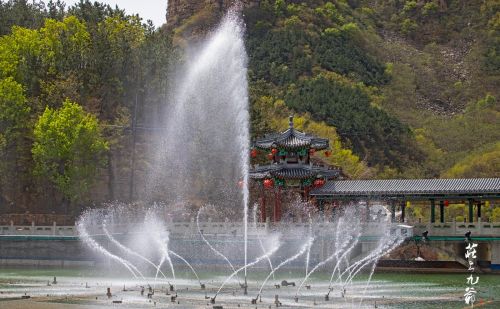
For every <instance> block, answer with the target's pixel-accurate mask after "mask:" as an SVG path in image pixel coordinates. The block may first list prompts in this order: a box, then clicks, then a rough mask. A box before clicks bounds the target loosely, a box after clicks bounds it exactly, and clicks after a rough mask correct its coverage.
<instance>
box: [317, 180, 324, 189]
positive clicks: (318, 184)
mask: <svg viewBox="0 0 500 309" xmlns="http://www.w3.org/2000/svg"><path fill="white" fill-rule="evenodd" d="M324 184H325V180H324V179H316V180H315V181H314V186H315V187H316V188H318V187H321V186H323V185H324Z"/></svg>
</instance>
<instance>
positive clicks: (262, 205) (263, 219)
mask: <svg viewBox="0 0 500 309" xmlns="http://www.w3.org/2000/svg"><path fill="white" fill-rule="evenodd" d="M261 194H262V196H261V197H260V222H263V223H264V222H266V216H267V213H266V190H265V189H264V188H262V192H261Z"/></svg>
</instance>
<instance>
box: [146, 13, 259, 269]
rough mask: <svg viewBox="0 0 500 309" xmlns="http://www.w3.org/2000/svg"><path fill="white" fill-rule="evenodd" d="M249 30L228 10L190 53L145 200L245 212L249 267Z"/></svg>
mask: <svg viewBox="0 0 500 309" xmlns="http://www.w3.org/2000/svg"><path fill="white" fill-rule="evenodd" d="M243 32H244V27H243V24H242V22H241V21H240V19H239V17H238V13H236V12H235V11H230V12H228V14H227V15H226V16H225V18H224V19H223V21H222V22H221V24H220V25H219V27H218V28H217V29H216V31H215V32H214V33H213V34H212V35H211V36H210V37H209V39H208V40H207V41H206V43H205V44H203V45H202V46H201V48H198V49H197V52H193V53H191V55H190V56H189V57H188V60H187V61H186V67H185V69H184V70H183V71H184V72H185V74H184V77H183V78H181V81H180V83H179V84H178V85H177V86H176V89H175V90H174V91H173V93H174V94H173V99H172V102H171V103H172V104H171V105H170V108H168V110H167V112H166V114H165V115H164V116H163V117H162V118H163V119H162V123H161V124H160V125H159V126H160V127H165V128H166V129H165V130H164V131H163V132H162V138H161V139H162V141H161V143H160V144H159V145H157V147H158V149H157V153H156V156H155V157H156V162H154V164H153V165H152V166H154V170H152V171H151V173H150V178H149V179H148V184H147V187H148V188H149V190H151V191H150V192H149V193H148V195H149V196H147V197H146V198H148V199H150V200H164V201H167V202H179V201H181V202H182V203H184V204H191V205H194V206H196V207H200V206H201V205H204V204H214V205H217V206H218V207H221V208H222V209H224V211H223V213H224V214H225V215H226V216H228V217H231V218H233V219H234V218H241V217H242V215H241V209H243V221H244V238H245V241H244V246H245V248H244V252H245V264H246V263H247V261H248V260H247V251H248V250H247V234H248V196H249V192H248V170H249V148H250V147H249V113H248V81H247V54H246V51H245V45H244V41H243ZM239 182H241V183H242V186H241V187H239V186H238V185H237V184H238V183H239ZM237 201H240V202H237ZM245 272H246V268H245Z"/></svg>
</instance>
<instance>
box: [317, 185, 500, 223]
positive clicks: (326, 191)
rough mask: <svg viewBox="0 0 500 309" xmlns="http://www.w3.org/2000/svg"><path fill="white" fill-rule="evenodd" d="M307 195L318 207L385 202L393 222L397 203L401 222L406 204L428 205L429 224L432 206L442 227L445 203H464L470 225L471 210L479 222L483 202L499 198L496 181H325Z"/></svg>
mask: <svg viewBox="0 0 500 309" xmlns="http://www.w3.org/2000/svg"><path fill="white" fill-rule="evenodd" d="M310 195H311V196H312V197H314V198H316V200H317V202H318V204H319V205H320V206H321V205H323V204H324V203H325V202H326V203H328V202H335V201H343V200H344V201H345V200H366V201H369V200H386V201H389V203H390V205H391V213H392V219H393V220H395V211H396V205H397V204H398V203H399V205H400V208H401V221H403V222H404V220H405V206H406V201H422V200H426V201H429V204H430V208H431V209H430V210H431V214H430V221H431V223H434V222H435V221H436V210H435V209H436V202H437V203H438V204H439V210H440V221H441V223H444V207H445V205H446V204H447V203H448V201H467V203H468V206H469V211H468V220H469V222H474V206H476V210H477V218H478V221H480V218H481V206H482V205H483V204H484V201H486V200H495V199H499V198H500V178H473V179H387V180H340V181H329V182H327V183H326V184H325V185H324V186H323V187H321V188H317V189H314V190H313V191H311V192H310Z"/></svg>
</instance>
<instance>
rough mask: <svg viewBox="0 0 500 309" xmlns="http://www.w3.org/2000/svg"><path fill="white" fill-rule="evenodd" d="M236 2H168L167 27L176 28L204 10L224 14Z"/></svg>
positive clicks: (211, 0) (175, 0) (207, 0)
mask: <svg viewBox="0 0 500 309" xmlns="http://www.w3.org/2000/svg"><path fill="white" fill-rule="evenodd" d="M236 2H246V1H238V0H170V1H169V3H168V12H167V21H168V25H169V27H178V26H180V25H182V24H183V23H184V22H185V21H187V20H189V19H190V18H191V17H193V16H195V15H197V14H199V13H200V12H201V11H203V10H204V9H210V10H213V11H219V12H224V11H225V10H226V9H228V8H229V7H230V6H231V5H233V4H235V3H236Z"/></svg>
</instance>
